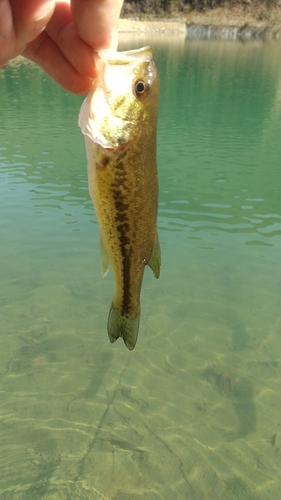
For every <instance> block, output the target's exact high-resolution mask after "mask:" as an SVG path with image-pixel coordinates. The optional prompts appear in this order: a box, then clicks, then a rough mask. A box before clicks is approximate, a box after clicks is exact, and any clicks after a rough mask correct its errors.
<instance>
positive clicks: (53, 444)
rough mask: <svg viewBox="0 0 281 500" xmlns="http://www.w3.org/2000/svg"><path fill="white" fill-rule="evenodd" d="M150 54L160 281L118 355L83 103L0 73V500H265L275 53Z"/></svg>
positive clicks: (278, 216) (275, 420) (17, 68)
mask: <svg viewBox="0 0 281 500" xmlns="http://www.w3.org/2000/svg"><path fill="white" fill-rule="evenodd" d="M147 43H151V44H152V45H153V47H154V50H155V60H156V63H157V66H158V68H159V72H160V77H161V106H160V116H159V134H158V165H159V177H160V200H159V236H160V242H161V248H162V259H163V263H162V269H161V277H160V279H159V280H155V279H154V278H153V276H152V273H151V270H150V269H147V270H146V275H145V280H144V283H143V288H142V299H141V301H142V316H141V325H140V333H139V339H138V343H137V346H136V348H135V350H134V351H132V352H129V351H127V349H126V348H125V346H124V344H123V342H122V341H118V342H117V343H116V344H114V345H111V344H110V343H109V341H108V337H107V332H106V322H107V315H108V310H109V306H110V302H111V298H112V295H113V292H114V281H113V275H112V273H110V274H109V275H108V276H107V278H106V279H102V278H101V275H100V266H99V236H98V227H97V223H96V219H95V215H94V212H93V207H92V203H91V201H90V198H89V195H88V187H87V178H86V155H85V148H84V139H83V137H82V134H81V133H80V130H79V129H78V127H77V116H78V112H79V108H80V104H81V102H82V98H80V97H76V96H73V95H70V94H67V93H66V92H65V91H63V90H61V89H60V88H58V87H57V86H56V85H55V84H54V83H53V82H51V81H50V80H49V79H48V77H47V76H45V75H44V74H42V73H41V71H40V70H39V69H38V68H36V67H34V66H32V65H30V64H28V63H22V64H13V65H11V67H10V68H8V69H7V70H6V71H5V72H2V73H1V74H0V257H1V267H0V498H1V500H2V499H3V500H39V499H40V500H41V499H42V500H61V499H62V500H95V499H97V500H108V499H110V500H135V499H146V500H178V499H179V500H186V499H196V500H205V499H206V500H209V499H216V500H219V499H222V500H225V499H233V500H238V499H239V500H240V499H246V500H258V499H261V500H266V499H268V500H275V499H276V500H277V499H279V497H280V481H281V417H280V415H281V331H280V326H281V319H280V296H281V279H280V278H281V268H280V255H281V254H280V246H281V245H280V244H281V199H280V198H281V192H280V191H281V187H280V183H281V172H280V158H281V132H280V131H281V46H280V45H278V44H277V43H266V44H262V43H259V42H256V43H247V44H241V43H223V42H213V43H210V42H209V43H208V42H188V43H186V44H185V43H184V40H183V39H181V38H180V37H175V38H174V39H170V40H168V39H167V37H163V38H161V37H158V38H157V37H156V38H154V39H151V40H147V39H144V38H141V37H140V38H137V37H134V39H133V40H129V39H128V38H127V39H126V37H124V39H122V41H121V48H134V47H136V46H139V45H144V44H147Z"/></svg>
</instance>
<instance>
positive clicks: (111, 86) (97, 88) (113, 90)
mask: <svg viewBox="0 0 281 500" xmlns="http://www.w3.org/2000/svg"><path fill="white" fill-rule="evenodd" d="M99 56H100V58H101V61H102V64H103V70H102V72H101V74H102V77H101V81H100V82H99V83H95V84H94V85H93V90H92V91H91V92H90V93H89V95H88V96H87V98H86V99H85V101H84V102H83V104H82V107H81V110H80V115H79V126H80V127H81V130H82V132H83V134H84V135H85V141H86V150H87V159H88V168H87V169H88V180H89V191H90V195H91V198H92V201H93V204H94V207H95V212H96V215H97V219H98V223H99V227H100V242H101V267H102V272H103V275H106V274H107V272H108V269H109V264H111V265H112V267H113V271H114V275H115V282H116V294H115V297H114V298H113V301H112V304H111V308H110V312H109V317H108V323H107V330H108V335H109V339H110V341H111V342H115V341H116V340H117V339H118V338H119V337H122V338H123V340H124V342H125V344H126V346H127V347H128V349H129V350H132V349H133V348H134V347H135V345H136V341H137V336H138V330H139V318H140V292H141V285H142V280H143V274H144V268H145V266H146V265H148V266H150V267H151V269H152V271H153V273H154V276H155V277H156V278H158V277H159V274H160V247H159V241H158V235H157V225H156V224H157V205H158V180H157V166H156V128H157V112H158V95H159V78H158V74H157V69H156V67H155V64H154V62H153V60H152V51H151V49H150V48H149V47H144V48H141V49H138V50H132V51H127V52H115V51H112V50H104V51H99Z"/></svg>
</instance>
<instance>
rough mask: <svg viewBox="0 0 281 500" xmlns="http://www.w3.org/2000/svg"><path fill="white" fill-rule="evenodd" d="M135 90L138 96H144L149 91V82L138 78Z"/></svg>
mask: <svg viewBox="0 0 281 500" xmlns="http://www.w3.org/2000/svg"><path fill="white" fill-rule="evenodd" d="M134 91H135V95H136V97H143V96H144V95H145V94H147V91H148V85H147V83H146V82H145V81H144V80H137V81H136V82H135V83H134Z"/></svg>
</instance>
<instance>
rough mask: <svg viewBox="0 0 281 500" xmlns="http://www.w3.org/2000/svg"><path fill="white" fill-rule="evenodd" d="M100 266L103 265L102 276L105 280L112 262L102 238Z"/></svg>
mask: <svg viewBox="0 0 281 500" xmlns="http://www.w3.org/2000/svg"><path fill="white" fill-rule="evenodd" d="M100 265H101V274H102V277H103V278H104V277H105V276H106V275H107V273H108V271H109V268H110V260H109V257H108V254H107V251H106V249H105V246H104V244H103V242H102V238H101V237H100Z"/></svg>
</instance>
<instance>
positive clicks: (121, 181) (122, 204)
mask: <svg viewBox="0 0 281 500" xmlns="http://www.w3.org/2000/svg"><path fill="white" fill-rule="evenodd" d="M114 167H115V168H116V170H115V174H116V180H115V182H114V184H113V189H112V194H113V199H114V205H115V214H116V215H115V221H116V229H117V231H118V240H119V243H120V251H121V256H122V268H123V284H122V285H123V286H122V288H123V296H122V303H121V308H122V314H128V313H129V312H130V310H131V299H132V294H131V283H130V280H131V255H130V237H129V232H130V221H129V218H128V209H129V204H128V202H127V200H126V195H124V194H123V193H122V190H121V188H120V186H122V187H123V188H124V187H125V188H126V180H127V175H126V171H125V168H124V163H123V161H120V159H119V161H118V162H117V164H115V165H114ZM125 192H126V189H125Z"/></svg>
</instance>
